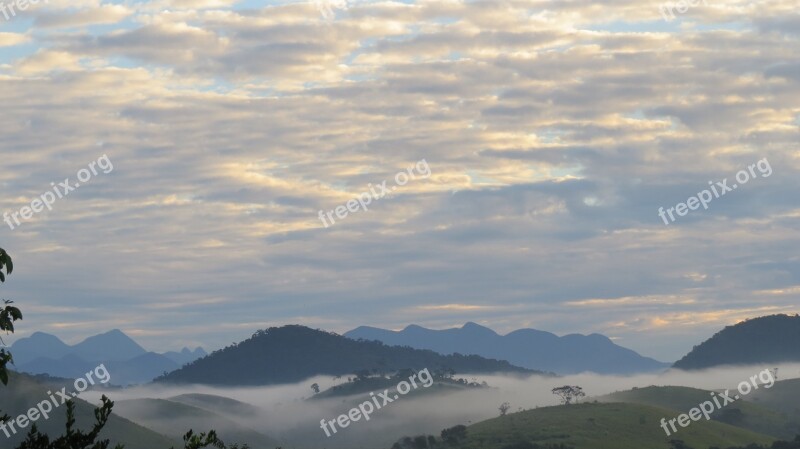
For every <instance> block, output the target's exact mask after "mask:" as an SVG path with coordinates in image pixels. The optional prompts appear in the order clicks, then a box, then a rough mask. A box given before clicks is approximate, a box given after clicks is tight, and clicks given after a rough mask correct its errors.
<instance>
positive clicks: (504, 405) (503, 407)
mask: <svg viewBox="0 0 800 449" xmlns="http://www.w3.org/2000/svg"><path fill="white" fill-rule="evenodd" d="M510 408H511V404H509V403H508V402H503V403H502V404H500V407H498V408H497V409H498V410H500V416H506V413H508V410H509V409H510Z"/></svg>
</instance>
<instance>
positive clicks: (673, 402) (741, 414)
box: [596, 383, 800, 440]
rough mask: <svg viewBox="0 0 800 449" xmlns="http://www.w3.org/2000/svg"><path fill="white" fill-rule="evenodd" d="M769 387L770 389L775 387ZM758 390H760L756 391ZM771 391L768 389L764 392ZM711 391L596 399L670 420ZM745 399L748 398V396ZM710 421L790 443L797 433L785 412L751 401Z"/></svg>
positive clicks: (662, 390)
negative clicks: (652, 410) (650, 410)
mask: <svg viewBox="0 0 800 449" xmlns="http://www.w3.org/2000/svg"><path fill="white" fill-rule="evenodd" d="M778 385H779V384H778V383H776V384H775V385H773V387H772V388H773V389H775V388H778V389H780V388H779V386H778ZM758 391H761V390H758ZM765 391H771V390H765ZM710 398H711V392H710V391H707V390H699V389H696V388H689V387H672V386H670V387H656V386H651V387H647V388H637V389H634V390H628V391H622V392H618V393H613V394H610V395H607V396H602V397H599V398H596V399H597V400H598V401H601V402H628V403H635V404H644V405H650V406H653V407H661V408H667V409H671V410H673V414H672V415H671V416H669V417H667V418H668V419H669V418H674V417H675V416H677V415H679V414H681V413H688V412H689V410H691V409H692V408H694V407H697V406H698V404H700V403H702V402H704V401H708V400H709V399H710ZM748 399H750V397H749V396H748ZM711 419H712V420H714V421H719V422H724V423H726V424H730V425H733V426H736V427H741V428H743V429H748V430H752V431H753V432H757V433H761V434H765V435H770V436H774V437H776V438H781V439H786V440H790V439H793V438H794V436H795V435H797V434H798V433H800V426H798V424H797V422H798V421H797V420H790V419H789V417H788V416H787V415H786V414H785V413H781V412H779V411H776V410H774V409H772V408H771V407H763V406H761V405H758V404H756V403H753V402H747V401H742V400H739V401H736V402H734V403H732V404H728V405H727V406H726V407H725V408H723V409H721V410H717V411H715V412H714V413H713V414H712V415H711Z"/></svg>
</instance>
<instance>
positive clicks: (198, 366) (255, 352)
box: [156, 325, 533, 386]
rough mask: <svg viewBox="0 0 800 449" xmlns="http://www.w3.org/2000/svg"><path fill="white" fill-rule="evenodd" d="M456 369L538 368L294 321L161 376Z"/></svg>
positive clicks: (273, 377) (203, 380) (288, 376)
mask: <svg viewBox="0 0 800 449" xmlns="http://www.w3.org/2000/svg"><path fill="white" fill-rule="evenodd" d="M406 368H410V369H417V370H419V369H424V368H428V369H430V370H431V371H433V370H435V369H444V368H447V369H453V370H455V371H457V372H460V373H463V372H469V373H490V372H516V373H528V374H533V371H530V370H526V369H523V368H519V367H516V366H513V365H511V364H510V363H508V362H504V361H497V360H488V359H485V358H482V357H478V356H463V355H450V356H443V355H440V354H437V353H435V352H433V351H423V350H419V349H412V348H400V347H390V346H386V345H384V344H382V343H380V342H365V341H355V340H351V339H348V338H345V337H343V336H341V335H337V334H334V333H329V332H324V331H321V330H313V329H309V328H307V327H304V326H298V325H291V326H284V327H273V328H270V329H268V330H262V331H258V332H256V333H255V334H254V335H253V336H252V337H251V338H249V339H247V340H245V341H243V342H241V343H238V344H234V345H232V346H229V347H227V348H225V349H222V350H219V351H215V352H213V353H212V354H211V355H209V356H207V357H204V358H202V359H199V360H195V361H194V362H192V363H190V364H188V365H186V366H184V367H183V368H181V369H179V370H177V371H173V372H171V373H169V374H167V375H165V376H162V377H160V378H158V379H156V382H163V383H177V384H186V383H197V384H208V385H237V386H244V385H270V384H282V383H293V382H300V381H302V380H305V379H308V378H310V377H313V376H316V375H329V376H337V375H347V374H352V373H355V372H356V371H360V370H368V371H371V370H373V369H374V370H379V371H384V372H393V371H398V370H401V369H406Z"/></svg>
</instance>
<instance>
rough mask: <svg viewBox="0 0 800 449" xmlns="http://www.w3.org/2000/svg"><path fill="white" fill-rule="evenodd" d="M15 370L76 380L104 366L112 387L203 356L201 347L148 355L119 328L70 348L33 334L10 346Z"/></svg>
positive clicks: (142, 380) (139, 381) (148, 378)
mask: <svg viewBox="0 0 800 449" xmlns="http://www.w3.org/2000/svg"><path fill="white" fill-rule="evenodd" d="M11 351H12V353H13V354H14V369H15V370H17V371H20V372H25V373H30V374H49V375H51V376H55V377H63V378H72V379H74V378H77V377H81V376H83V375H84V374H85V373H86V372H88V370H90V369H94V368H95V367H97V366H98V365H99V364H101V363H103V364H105V365H106V368H107V369H108V371H109V373H110V374H111V379H112V380H111V382H112V383H113V384H115V385H130V384H142V383H146V382H150V381H151V380H153V379H154V378H155V377H156V376H160V375H161V374H163V373H165V372H169V371H173V370H176V369H178V368H180V367H181V366H183V365H185V364H186V363H189V362H191V361H193V360H196V359H198V358H200V357H203V356H205V355H206V352H205V351H204V350H203V349H202V348H197V349H195V350H194V351H190V350H189V349H188V348H184V349H183V350H182V351H181V352H167V353H165V354H156V353H154V352H147V350H145V349H144V348H142V347H141V346H140V345H139V344H138V343H136V342H135V341H134V340H133V339H131V338H130V337H128V336H127V335H125V333H124V332H122V331H120V330H119V329H114V330H112V331H109V332H106V333H103V334H99V335H95V336H92V337H89V338H87V339H85V340H84V341H82V342H80V343H78V344H76V345H74V346H70V345H68V344H66V343H64V342H63V341H61V340H60V339H59V338H58V337H56V336H54V335H50V334H46V333H44V332H36V333H34V334H33V335H31V336H30V337H27V338H22V339H20V340H18V341H16V342H15V343H14V344H13V345H12V346H11Z"/></svg>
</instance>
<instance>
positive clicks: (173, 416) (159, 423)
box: [114, 399, 280, 449]
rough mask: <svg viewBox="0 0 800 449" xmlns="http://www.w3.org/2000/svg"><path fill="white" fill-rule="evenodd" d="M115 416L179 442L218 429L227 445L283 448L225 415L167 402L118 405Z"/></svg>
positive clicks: (124, 402)
mask: <svg viewBox="0 0 800 449" xmlns="http://www.w3.org/2000/svg"><path fill="white" fill-rule="evenodd" d="M114 413H117V414H118V415H120V416H123V417H125V418H127V419H130V420H131V421H134V422H137V423H141V424H142V425H145V426H147V427H148V428H151V429H153V430H155V431H157V432H161V433H163V434H164V435H167V436H169V437H171V438H175V439H179V438H181V437H182V436H183V434H184V433H186V430H187V429H214V430H216V431H217V435H219V437H220V439H222V441H224V442H225V443H242V444H245V443H246V444H248V445H249V446H250V447H251V448H253V449H271V448H275V447H278V446H280V444H279V443H278V442H277V441H275V440H273V439H272V438H270V437H268V436H266V435H263V434H261V433H259V432H257V431H255V430H253V429H250V428H247V427H245V426H243V425H240V424H238V423H237V422H235V421H233V420H231V419H229V418H227V417H225V416H223V415H220V414H218V413H214V412H212V411H210V410H206V409H203V408H199V407H194V406H192V405H187V404H184V403H181V402H174V401H171V400H166V399H131V400H125V401H118V402H117V403H116V405H115V407H114ZM165 449H166V448H165Z"/></svg>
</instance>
